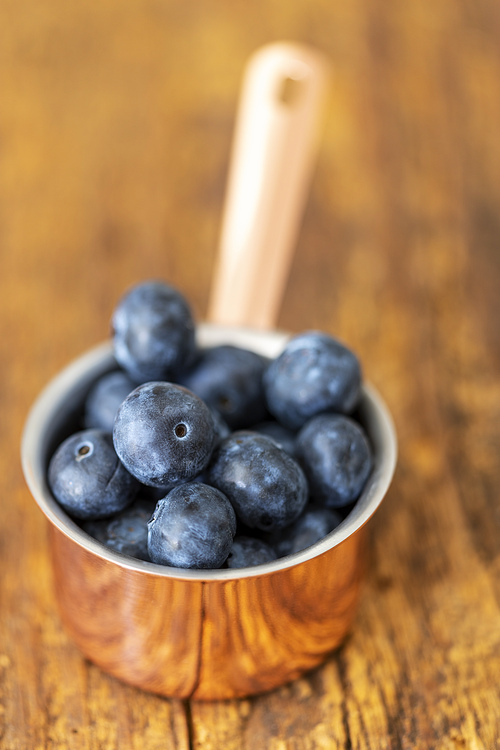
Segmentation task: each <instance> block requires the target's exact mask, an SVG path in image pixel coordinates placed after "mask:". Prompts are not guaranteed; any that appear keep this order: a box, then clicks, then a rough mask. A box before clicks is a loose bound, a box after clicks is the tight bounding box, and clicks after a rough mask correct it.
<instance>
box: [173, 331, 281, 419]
mask: <svg viewBox="0 0 500 750" xmlns="http://www.w3.org/2000/svg"><path fill="white" fill-rule="evenodd" d="M267 365H268V360H267V359H266V358H265V357H262V356H261V355H260V354H256V353H255V352H252V351H249V350H248V349H242V348H240V347H238V346H230V345H223V346H214V347H210V348H207V349H204V350H202V352H201V353H200V357H199V359H198V361H197V362H196V364H195V365H194V366H193V368H192V369H191V370H190V371H189V372H187V373H185V374H184V375H183V377H182V378H181V382H182V384H183V385H185V386H186V388H189V390H190V391H193V393H196V395H197V396H199V397H200V398H202V399H203V401H205V403H206V404H208V406H211V407H212V408H213V409H216V410H217V411H218V412H219V413H220V415H221V416H222V418H223V419H224V420H225V422H227V424H228V425H229V427H230V428H231V429H233V430H235V429H241V428H243V427H248V426H249V425H251V424H253V423H254V422H258V421H259V420H261V419H264V418H265V416H266V414H267V410H266V403H265V398H264V389H263V385H262V376H263V374H264V370H265V368H266V367H267Z"/></svg>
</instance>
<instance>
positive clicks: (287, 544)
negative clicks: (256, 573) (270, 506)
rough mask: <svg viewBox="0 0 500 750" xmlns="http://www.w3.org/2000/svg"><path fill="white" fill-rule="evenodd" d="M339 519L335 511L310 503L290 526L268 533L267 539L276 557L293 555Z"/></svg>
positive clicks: (311, 542)
mask: <svg viewBox="0 0 500 750" xmlns="http://www.w3.org/2000/svg"><path fill="white" fill-rule="evenodd" d="M341 521H342V516H341V515H340V514H339V513H337V512H336V511H334V510H331V509H330V508H325V507H324V506H321V505H316V504H315V503H310V504H308V505H307V506H306V509H305V511H304V513H303V514H302V515H301V516H300V517H299V518H298V519H297V520H296V521H294V523H292V524H291V526H287V528H286V529H283V530H282V531H281V533H280V534H279V535H278V534H277V533H274V534H272V535H269V538H268V539H267V541H268V542H269V543H270V544H271V545H272V546H273V547H274V549H275V550H276V552H277V553H278V557H285V555H293V554H294V553H295V552H300V551H301V550H303V549H306V547H310V546H311V544H315V543H316V542H319V540H320V539H323V537H325V536H326V535H327V534H329V533H330V531H333V529H335V528H336V527H337V526H338V525H339V523H340V522H341Z"/></svg>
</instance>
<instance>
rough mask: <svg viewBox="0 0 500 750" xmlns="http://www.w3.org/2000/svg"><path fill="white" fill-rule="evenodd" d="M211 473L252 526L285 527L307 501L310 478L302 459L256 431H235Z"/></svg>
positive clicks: (217, 453) (220, 448) (212, 481)
mask: <svg viewBox="0 0 500 750" xmlns="http://www.w3.org/2000/svg"><path fill="white" fill-rule="evenodd" d="M207 476H208V482H209V483H210V484H212V485H213V486H214V487H218V488H219V489H220V490H221V491H222V492H224V494H225V495H227V497H228V498H229V500H230V501H231V503H232V505H233V507H234V509H235V511H236V514H237V516H238V518H239V519H240V520H241V521H242V522H243V523H244V524H245V525H246V526H247V527H248V528H250V529H253V528H257V529H262V530H271V529H275V528H282V527H284V526H286V525H287V524H289V523H292V521H294V520H295V519H296V518H297V517H298V516H299V515H300V513H301V512H302V510H303V509H304V506H305V504H306V502H307V496H308V489H307V481H306V478H305V476H304V473H303V471H302V469H301V468H300V466H299V465H298V463H297V462H296V461H294V459H293V458H291V456H289V455H288V453H285V451H284V450H282V449H281V448H279V447H278V446H277V445H276V443H275V442H274V440H272V439H271V438H268V437H265V436H264V435H259V434H258V433H256V432H233V433H232V434H231V435H230V436H229V437H228V438H226V439H225V440H223V441H222V443H220V445H219V446H218V447H217V448H216V450H215V452H214V457H213V461H212V463H211V464H210V466H209V468H208V473H207Z"/></svg>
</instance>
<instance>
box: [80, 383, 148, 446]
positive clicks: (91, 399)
mask: <svg viewBox="0 0 500 750" xmlns="http://www.w3.org/2000/svg"><path fill="white" fill-rule="evenodd" d="M135 386H136V383H134V382H133V380H131V379H130V378H129V376H128V375H127V374H126V373H125V372H123V371H122V370H116V371H115V372H108V373H107V374H106V375H103V376H102V377H101V378H99V380H98V381H97V383H96V384H95V385H94V387H93V388H92V390H91V391H90V393H89V395H88V396H87V399H86V401H85V417H84V424H85V427H86V428H87V429H92V428H96V429H99V430H105V431H106V432H113V424H114V421H115V416H116V412H117V411H118V407H119V406H120V404H121V402H122V401H124V400H125V399H126V398H127V396H128V394H129V393H130V392H131V391H133V390H134V388H135Z"/></svg>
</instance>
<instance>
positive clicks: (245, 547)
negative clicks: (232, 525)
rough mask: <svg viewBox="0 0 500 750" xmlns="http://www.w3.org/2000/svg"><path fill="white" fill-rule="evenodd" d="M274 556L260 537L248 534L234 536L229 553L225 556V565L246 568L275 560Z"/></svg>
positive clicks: (272, 551)
mask: <svg viewBox="0 0 500 750" xmlns="http://www.w3.org/2000/svg"><path fill="white" fill-rule="evenodd" d="M276 558H277V554H276V552H275V551H274V550H273V548H272V547H271V546H270V545H269V544H266V542H264V541H262V540H261V539H255V538H253V537H250V536H236V537H235V538H234V542H233V548H232V550H231V553H230V555H229V557H228V558H227V567H228V568H248V567H250V566H253V565H261V564H262V563H266V562H270V561H271V560H276Z"/></svg>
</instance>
